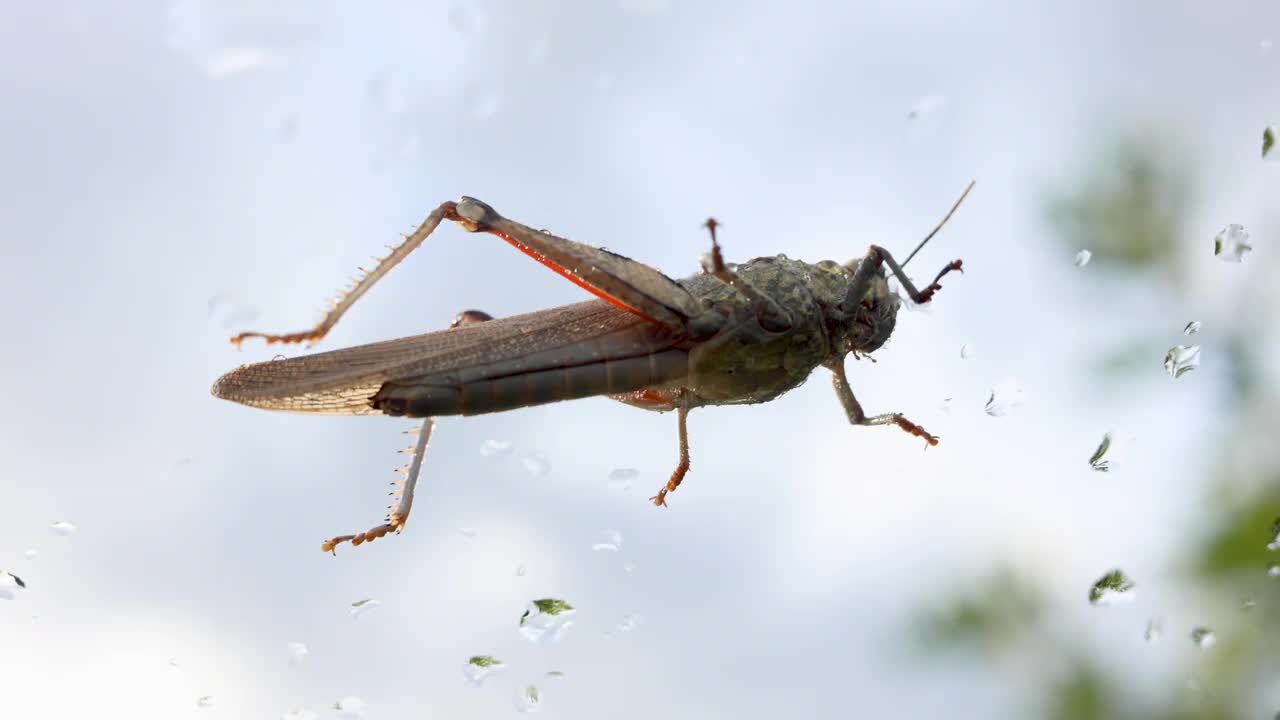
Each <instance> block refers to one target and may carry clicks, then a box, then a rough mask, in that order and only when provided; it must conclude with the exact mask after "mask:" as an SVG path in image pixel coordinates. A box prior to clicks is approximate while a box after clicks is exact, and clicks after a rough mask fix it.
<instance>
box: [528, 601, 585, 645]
mask: <svg viewBox="0 0 1280 720" xmlns="http://www.w3.org/2000/svg"><path fill="white" fill-rule="evenodd" d="M575 612H577V610H576V608H574V607H573V606H572V605H570V604H569V603H567V602H565V601H564V600H559V599H556V598H543V599H541V600H534V601H533V602H531V603H529V606H528V607H527V608H526V609H525V611H524V614H523V615H521V616H520V634H521V635H523V636H525V638H526V639H528V640H529V642H532V643H544V642H553V643H554V642H559V641H560V638H561V637H562V636H563V635H564V632H565V630H567V629H568V628H569V626H570V625H572V624H573V621H572V620H571V619H570V618H571V617H572V616H573V614H574V613H575Z"/></svg>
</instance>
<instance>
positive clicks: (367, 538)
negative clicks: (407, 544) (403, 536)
mask: <svg viewBox="0 0 1280 720" xmlns="http://www.w3.org/2000/svg"><path fill="white" fill-rule="evenodd" d="M403 529H404V520H403V519H402V518H400V517H398V516H396V515H395V514H394V513H393V514H392V515H391V517H389V518H387V522H386V523H384V524H382V525H379V526H378V527H375V528H371V529H369V530H366V531H364V532H362V533H357V534H355V535H339V536H337V537H333V538H329V539H328V540H325V541H324V542H322V543H320V549H321V550H323V551H325V552H327V553H329V554H331V555H337V554H338V552H337V547H338V546H339V545H341V544H342V543H344V542H349V543H351V545H352V546H353V547H354V546H357V545H362V544H364V543H366V542H373V541H374V540H377V539H378V538H380V537H382V536H384V535H386V534H387V533H389V532H392V531H394V532H395V533H396V534H397V535H398V534H399V533H400V531H401V530H403Z"/></svg>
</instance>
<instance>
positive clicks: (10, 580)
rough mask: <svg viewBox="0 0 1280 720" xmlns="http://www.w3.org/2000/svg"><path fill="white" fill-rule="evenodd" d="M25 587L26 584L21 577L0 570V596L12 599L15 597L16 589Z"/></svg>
mask: <svg viewBox="0 0 1280 720" xmlns="http://www.w3.org/2000/svg"><path fill="white" fill-rule="evenodd" d="M26 587H27V584H26V583H25V582H23V581H22V578H20V577H18V576H17V575H14V574H13V573H11V572H5V571H4V570H0V598H2V599H4V600H13V599H14V598H15V597H17V593H18V591H19V590H22V589H25V588H26Z"/></svg>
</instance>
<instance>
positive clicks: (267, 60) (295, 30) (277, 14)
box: [164, 0, 323, 79]
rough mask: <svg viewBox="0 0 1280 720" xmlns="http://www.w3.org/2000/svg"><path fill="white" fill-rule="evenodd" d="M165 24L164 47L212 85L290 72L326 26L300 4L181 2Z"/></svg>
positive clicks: (288, 0)
mask: <svg viewBox="0 0 1280 720" xmlns="http://www.w3.org/2000/svg"><path fill="white" fill-rule="evenodd" d="M166 20H167V23H166V25H167V27H166V31H165V38H164V40H165V44H166V45H167V46H168V47H169V48H170V49H171V50H172V51H173V52H175V53H177V54H179V55H182V56H183V57H185V58H187V59H188V60H190V61H191V62H193V63H195V64H196V65H197V66H198V67H199V68H200V69H201V70H203V71H204V73H205V75H207V76H208V77H210V78H213V79H221V78H229V77H232V76H235V75H239V74H242V73H246V72H250V71H254V70H268V69H277V68H281V67H283V66H285V65H287V64H288V62H289V61H290V60H291V59H292V57H293V56H294V55H295V54H297V52H298V51H299V50H301V49H302V48H303V47H304V46H306V45H307V44H309V43H310V42H311V41H312V40H313V39H314V38H316V37H320V36H321V35H322V33H321V32H319V31H320V28H321V25H322V24H323V18H322V17H321V16H320V15H319V14H318V13H316V11H315V4H314V3H309V2H300V1H299V0H284V1H283V2H270V3H259V2H252V1H251V0H178V2H174V3H173V4H172V5H170V6H169V11H168V14H167V18H166Z"/></svg>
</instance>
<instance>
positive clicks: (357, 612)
mask: <svg viewBox="0 0 1280 720" xmlns="http://www.w3.org/2000/svg"><path fill="white" fill-rule="evenodd" d="M381 604H382V601H381V600H376V599H374V598H365V599H363V600H357V601H355V602H353V603H351V617H353V618H357V619H359V617H360V616H361V615H364V614H365V613H367V612H369V611H370V610H372V609H374V608H376V607H378V606H379V605H381Z"/></svg>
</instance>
